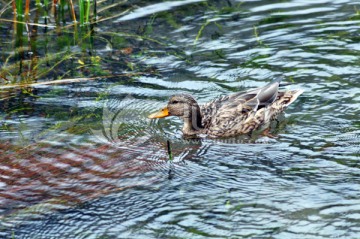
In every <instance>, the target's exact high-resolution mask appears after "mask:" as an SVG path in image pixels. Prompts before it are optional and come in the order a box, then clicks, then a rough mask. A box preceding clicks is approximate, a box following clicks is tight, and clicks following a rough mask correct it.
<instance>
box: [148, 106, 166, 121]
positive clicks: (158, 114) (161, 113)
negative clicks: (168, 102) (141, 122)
mask: <svg viewBox="0 0 360 239" xmlns="http://www.w3.org/2000/svg"><path fill="white" fill-rule="evenodd" d="M167 116H170V114H169V110H168V108H167V107H165V108H164V109H162V110H160V111H158V112H156V113H154V114H151V115H149V116H148V118H149V119H156V118H164V117H167Z"/></svg>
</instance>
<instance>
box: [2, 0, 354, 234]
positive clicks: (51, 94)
mask: <svg viewBox="0 0 360 239" xmlns="http://www.w3.org/2000/svg"><path fill="white" fill-rule="evenodd" d="M111 4H112V3H111V2H104V3H100V4H99V8H101V7H106V6H109V8H108V9H106V10H104V11H103V12H101V11H100V12H99V16H100V17H101V16H115V15H116V14H118V13H119V12H122V11H125V10H126V9H130V11H127V12H124V14H123V15H121V16H118V17H114V18H111V19H109V20H106V21H103V22H100V23H98V24H97V26H96V28H95V30H94V33H93V41H94V42H93V44H94V46H93V50H92V52H91V54H92V55H91V56H92V57H96V56H98V57H99V58H96V59H101V60H100V63H99V64H100V65H99V68H88V69H87V68H86V69H84V71H83V72H82V74H83V75H81V77H99V76H102V77H101V78H100V77H99V78H96V79H94V80H91V81H90V80H88V81H86V80H85V81H82V82H73V83H64V84H52V85H37V86H36V85H35V86H33V87H28V88H13V87H11V88H5V86H6V84H5V83H2V85H1V87H2V88H0V95H1V101H0V108H1V111H0V152H1V161H0V177H1V180H0V215H1V217H0V224H1V226H0V235H1V237H4V238H11V237H12V236H14V238H44V239H45V238H210V237H213V238H347V239H348V238H358V237H359V233H360V193H359V192H360V186H359V185H360V184H359V183H360V169H359V167H360V166H359V152H360V147H359V143H360V139H359V134H360V121H359V115H360V110H359V109H360V90H359V86H360V64H359V63H360V58H359V57H360V43H359V40H360V38H359V29H360V15H359V14H360V13H359V10H360V3H359V2H357V1H351V0H335V1H334V0H331V1H330V0H322V1H304V0H302V1H300V0H293V1H271V3H270V2H269V1H265V0H259V1H250V0H249V1H241V2H240V1H221V3H219V2H218V1H194V0H189V1H136V2H134V3H131V4H130V3H124V4H117V5H115V6H114V7H110V6H112V5H111ZM0 6H1V5H0ZM4 14H6V13H4ZM7 14H11V12H7ZM5 16H6V15H5ZM9 29H10V30H11V29H12V24H10V23H4V22H2V23H1V26H0V34H1V36H2V39H11V38H12V35H11V34H12V33H11V31H9ZM71 37H72V33H71V32H70V31H69V32H66V31H64V32H63V33H62V34H59V33H57V32H56V31H48V32H41V33H40V32H39V34H38V36H37V41H35V44H38V46H37V49H38V51H37V52H35V54H37V55H38V56H39V57H44V55H46V54H50V53H55V52H61V51H64V52H65V51H68V50H69V49H70V50H71V52H73V54H74V55H73V57H74V58H73V60H72V61H70V60H69V61H64V62H62V63H61V64H59V65H58V66H55V67H54V68H53V69H52V71H51V72H50V73H47V74H44V77H42V78H39V79H38V80H37V82H44V81H49V80H53V79H57V78H58V77H60V76H64V78H76V77H78V75H77V74H78V73H77V71H71V69H74V68H76V67H79V66H80V65H81V63H79V62H78V58H77V57H79V56H82V57H83V58H79V59H90V58H89V57H90V56H89V53H88V52H87V51H84V50H82V49H81V48H80V47H79V46H71V47H70V48H69V49H66V47H61V44H60V43H59V42H60V41H61V42H64V41H67V40H66V39H68V38H70V39H72V38H71ZM45 43H46V44H48V45H47V49H48V50H47V51H48V52H47V53H46V52H44V50H43V48H42V47H44V46H43V44H45ZM12 44H13V43H12V42H11V41H5V40H2V41H1V43H0V48H1V49H2V50H1V54H0V56H1V59H2V60H3V63H0V64H2V65H1V66H2V67H4V66H5V65H6V64H5V60H6V58H7V57H8V56H9V54H11V52H10V50H9V49H11V48H12V47H13V45H12ZM69 44H70V43H69ZM84 44H85V43H84ZM25 57H26V56H25ZM94 59H95V58H93V60H94ZM84 61H85V60H84ZM10 62H16V60H15V59H13V58H11V59H10ZM94 62H95V60H94ZM94 62H93V63H94ZM85 63H86V62H85ZM7 64H10V63H9V62H8V63H7ZM86 64H87V63H86ZM94 64H95V63H94ZM95 65H96V64H95ZM23 72H24V71H23ZM129 73H131V74H133V75H130V74H129ZM106 75H118V76H116V77H107V76H106ZM278 78H282V79H283V80H284V81H285V82H288V83H291V84H289V85H288V86H286V87H285V88H288V89H296V88H301V89H304V90H305V93H304V94H303V95H302V96H301V97H300V98H299V99H298V100H297V101H296V102H295V103H294V104H293V105H291V106H290V107H289V108H288V110H287V111H286V114H285V115H284V117H283V118H282V119H281V120H280V123H279V124H278V125H277V126H276V127H274V129H273V131H272V133H273V134H274V135H276V136H277V138H275V139H271V138H267V137H264V136H258V137H255V138H252V139H247V138H241V137H239V138H232V139H226V140H210V139H205V140H201V141H185V140H183V139H182V133H181V131H180V129H181V121H180V120H178V119H175V118H166V119H161V120H156V121H150V120H148V119H147V118H146V116H147V115H148V114H150V113H152V112H154V111H155V110H157V109H158V108H160V107H162V106H163V105H164V104H165V103H166V101H167V99H168V97H169V96H171V95H172V94H175V93H180V92H182V93H189V94H192V95H193V96H194V97H196V98H197V99H198V101H199V102H200V103H204V102H207V101H209V100H211V99H214V98H215V97H218V96H220V95H224V94H230V93H233V92H236V91H239V90H244V89H249V88H252V87H259V86H262V85H264V84H266V83H268V82H270V81H271V80H273V79H278ZM8 85H9V84H8ZM168 140H169V141H170V142H171V146H172V154H173V157H174V158H173V161H171V162H170V161H169V160H168V158H169V157H168V154H167V141H168Z"/></svg>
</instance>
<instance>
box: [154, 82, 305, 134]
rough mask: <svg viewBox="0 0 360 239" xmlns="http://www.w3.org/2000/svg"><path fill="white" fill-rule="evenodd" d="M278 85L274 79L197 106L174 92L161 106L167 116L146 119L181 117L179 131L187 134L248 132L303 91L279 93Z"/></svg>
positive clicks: (264, 122) (271, 116)
mask: <svg viewBox="0 0 360 239" xmlns="http://www.w3.org/2000/svg"><path fill="white" fill-rule="evenodd" d="M279 84H280V82H279V81H275V82H272V83H270V84H268V85H266V86H264V87H261V88H257V89H253V90H249V91H244V92H238V93H235V94H232V95H227V96H222V97H220V98H217V99H215V100H213V101H211V102H209V103H206V104H204V105H201V106H199V105H198V104H197V102H196V101H195V99H194V98H193V97H192V96H190V95H187V94H179V95H174V96H172V97H171V98H170V100H169V102H168V105H167V107H166V108H165V109H166V112H167V115H165V116H164V115H163V116H158V113H157V115H156V114H153V115H151V116H150V118H160V117H166V116H178V117H181V118H182V119H183V120H184V127H183V133H184V135H187V136H194V135H198V134H206V135H208V136H210V137H229V136H235V135H240V134H248V133H251V132H252V131H254V130H256V129H259V128H260V127H261V126H263V125H266V124H267V123H269V122H270V121H271V120H274V119H275V118H276V117H277V116H278V115H279V114H280V113H281V112H283V111H284V110H285V109H286V108H287V107H288V106H289V105H290V104H291V103H292V102H293V101H294V100H296V98H297V97H298V96H299V95H300V94H301V93H302V92H303V91H302V90H292V91H283V92H279V91H278V88H279ZM165 109H163V110H165Z"/></svg>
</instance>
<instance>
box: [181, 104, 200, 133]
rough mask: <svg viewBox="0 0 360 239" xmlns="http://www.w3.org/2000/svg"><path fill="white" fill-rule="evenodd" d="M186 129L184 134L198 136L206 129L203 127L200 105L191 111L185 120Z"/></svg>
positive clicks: (193, 107) (184, 128)
mask: <svg viewBox="0 0 360 239" xmlns="http://www.w3.org/2000/svg"><path fill="white" fill-rule="evenodd" d="M183 120H184V127H183V132H184V134H187V135H192V134H198V133H201V131H202V130H203V129H204V127H203V126H202V123H201V120H202V117H201V113H200V107H199V106H198V105H194V106H192V107H191V110H189V114H188V115H187V116H186V117H184V118H183Z"/></svg>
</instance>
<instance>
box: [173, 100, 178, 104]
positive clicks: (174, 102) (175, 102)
mask: <svg viewBox="0 0 360 239" xmlns="http://www.w3.org/2000/svg"><path fill="white" fill-rule="evenodd" d="M171 103H173V104H177V103H180V102H179V101H177V100H174V101H173V102H171Z"/></svg>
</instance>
